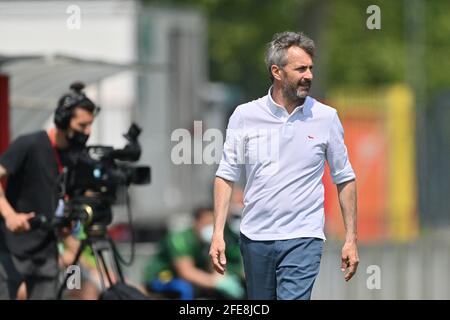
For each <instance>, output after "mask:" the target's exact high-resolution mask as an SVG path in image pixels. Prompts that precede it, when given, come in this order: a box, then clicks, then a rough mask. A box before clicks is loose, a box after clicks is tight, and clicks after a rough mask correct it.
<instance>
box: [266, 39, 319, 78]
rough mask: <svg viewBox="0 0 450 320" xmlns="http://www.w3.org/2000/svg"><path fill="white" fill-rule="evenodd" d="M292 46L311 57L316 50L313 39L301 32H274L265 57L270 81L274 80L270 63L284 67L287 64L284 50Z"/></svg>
mask: <svg viewBox="0 0 450 320" xmlns="http://www.w3.org/2000/svg"><path fill="white" fill-rule="evenodd" d="M292 46H297V47H299V48H302V49H303V50H305V51H306V53H308V54H309V55H310V56H311V57H314V53H315V50H316V47H315V45H314V41H313V40H311V39H310V38H309V37H308V36H306V35H305V34H304V33H303V32H292V31H285V32H281V33H276V34H275V35H274V36H273V38H272V41H271V42H269V44H268V46H267V50H266V57H265V61H266V66H267V70H268V71H269V75H270V79H271V80H272V82H273V80H274V79H273V75H272V71H271V68H272V65H276V66H279V67H284V66H285V65H286V64H287V57H286V52H287V50H288V49H289V48H290V47H292Z"/></svg>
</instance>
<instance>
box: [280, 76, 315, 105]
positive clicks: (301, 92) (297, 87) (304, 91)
mask: <svg viewBox="0 0 450 320" xmlns="http://www.w3.org/2000/svg"><path fill="white" fill-rule="evenodd" d="M310 88H311V81H305V80H303V81H300V82H299V83H292V82H287V81H285V82H283V83H282V86H281V90H282V93H283V96H284V98H285V99H287V100H288V101H291V102H297V103H298V104H303V101H305V99H306V97H307V96H308V93H309V89H310Z"/></svg>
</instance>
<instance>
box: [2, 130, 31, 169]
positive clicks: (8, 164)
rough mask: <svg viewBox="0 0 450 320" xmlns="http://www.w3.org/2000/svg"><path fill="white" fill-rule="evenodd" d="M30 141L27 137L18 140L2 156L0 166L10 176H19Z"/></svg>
mask: <svg viewBox="0 0 450 320" xmlns="http://www.w3.org/2000/svg"><path fill="white" fill-rule="evenodd" d="M28 141H29V140H28V139H26V137H25V136H22V137H19V138H17V139H16V140H14V141H13V142H12V143H11V144H10V145H9V147H8V149H6V151H5V152H4V153H3V154H2V155H1V156H0V165H1V166H2V167H4V168H5V169H6V172H7V173H8V175H10V176H12V175H15V174H17V173H18V172H19V171H20V169H21V167H22V166H23V163H24V161H25V159H26V157H27V152H28V149H29V143H28Z"/></svg>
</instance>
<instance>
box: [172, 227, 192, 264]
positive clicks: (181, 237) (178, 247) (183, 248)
mask: <svg viewBox="0 0 450 320" xmlns="http://www.w3.org/2000/svg"><path fill="white" fill-rule="evenodd" d="M167 248H168V251H169V252H168V253H169V256H170V258H171V259H175V258H178V257H186V256H188V257H192V256H193V253H192V246H191V245H190V241H189V239H187V238H186V231H185V232H179V233H174V234H171V235H169V238H168V240H167Z"/></svg>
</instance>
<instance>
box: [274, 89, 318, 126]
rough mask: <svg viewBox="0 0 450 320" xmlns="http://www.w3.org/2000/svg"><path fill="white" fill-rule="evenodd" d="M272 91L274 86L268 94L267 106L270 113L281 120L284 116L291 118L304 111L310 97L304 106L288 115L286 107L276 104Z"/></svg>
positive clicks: (296, 108)
mask: <svg viewBox="0 0 450 320" xmlns="http://www.w3.org/2000/svg"><path fill="white" fill-rule="evenodd" d="M272 89H273V86H270V88H269V92H268V93H267V96H268V97H269V98H268V100H267V105H268V106H269V109H270V111H271V112H272V113H273V114H274V115H275V116H276V117H279V118H280V117H282V116H283V115H285V116H287V117H289V116H292V115H293V114H294V113H296V112H298V111H302V110H303V107H304V106H305V104H306V101H307V100H308V99H309V96H307V97H306V99H305V101H304V102H303V104H302V105H300V106H297V107H295V108H294V111H292V113H291V114H288V113H287V111H286V108H285V107H283V106H282V105H279V104H278V103H276V102H275V101H274V100H273V98H272Z"/></svg>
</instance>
